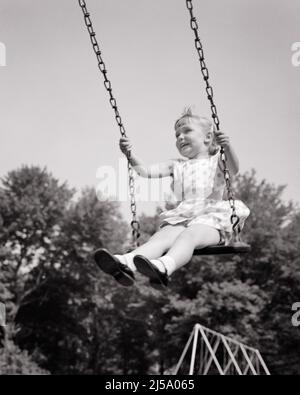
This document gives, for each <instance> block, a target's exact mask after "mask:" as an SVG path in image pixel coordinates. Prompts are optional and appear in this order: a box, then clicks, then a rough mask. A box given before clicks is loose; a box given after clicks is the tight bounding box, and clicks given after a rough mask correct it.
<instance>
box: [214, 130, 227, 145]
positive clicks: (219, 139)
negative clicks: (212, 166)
mask: <svg viewBox="0 0 300 395" xmlns="http://www.w3.org/2000/svg"><path fill="white" fill-rule="evenodd" d="M215 138H216V143H217V144H219V145H221V146H222V147H224V148H226V147H229V145H230V141H229V137H228V136H227V134H225V133H223V132H221V131H220V130H217V131H216V132H215Z"/></svg>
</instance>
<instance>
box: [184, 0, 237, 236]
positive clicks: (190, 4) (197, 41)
mask: <svg viewBox="0 0 300 395" xmlns="http://www.w3.org/2000/svg"><path fill="white" fill-rule="evenodd" d="M186 6H187V9H188V10H189V12H190V18H191V19H190V26H191V29H192V30H193V32H194V34H195V47H196V50H197V52H198V55H199V61H200V66H201V72H202V76H203V79H204V82H205V84H206V93H207V98H208V100H209V102H210V107H211V112H212V118H213V122H214V124H215V126H216V129H217V130H220V120H219V117H218V113H217V107H216V105H215V103H214V92H213V88H212V86H211V85H210V83H209V72H208V68H207V66H206V63H205V57H204V51H203V46H202V43H201V40H200V37H199V32H198V23H197V20H196V17H195V16H194V13H193V2H192V0H186ZM220 156H221V160H222V163H223V173H224V179H225V183H226V189H227V196H228V201H229V204H230V207H231V211H232V215H231V217H230V221H231V224H232V230H233V234H234V238H235V241H237V242H239V241H240V232H241V227H240V225H239V222H240V218H239V216H238V215H237V213H236V207H235V199H234V193H233V190H232V185H231V177H230V172H229V170H228V167H227V158H226V154H225V151H224V148H223V147H221V151H220Z"/></svg>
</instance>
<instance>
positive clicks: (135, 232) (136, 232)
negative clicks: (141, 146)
mask: <svg viewBox="0 0 300 395" xmlns="http://www.w3.org/2000/svg"><path fill="white" fill-rule="evenodd" d="M78 2H79V6H80V7H81V10H82V13H83V17H84V22H85V25H86V27H87V30H88V33H89V35H90V40H91V43H92V46H93V50H94V52H95V55H96V57H97V61H98V68H99V70H100V71H101V73H102V75H103V78H104V86H105V89H106V90H107V92H108V94H109V103H110V105H111V107H112V109H113V110H114V113H115V119H116V122H117V124H118V126H119V129H120V133H121V135H122V137H126V130H125V127H124V125H123V122H122V118H121V115H120V113H119V109H118V106H117V101H116V99H115V97H114V95H113V91H112V85H111V81H110V80H109V79H108V78H107V68H106V65H105V63H104V61H103V58H102V52H101V50H100V47H99V44H98V41H97V39H96V33H95V31H94V28H93V24H92V21H91V18H90V13H89V12H88V10H87V5H86V2H85V0H78ZM130 157H131V153H130V152H129V153H128V155H127V160H128V166H127V167H128V180H129V193H130V209H131V214H132V221H131V224H130V225H131V229H132V232H131V233H132V244H133V248H134V247H137V246H138V245H139V243H138V239H139V237H140V223H139V221H138V220H137V213H136V202H135V183H134V171H133V168H132V166H131V164H130Z"/></svg>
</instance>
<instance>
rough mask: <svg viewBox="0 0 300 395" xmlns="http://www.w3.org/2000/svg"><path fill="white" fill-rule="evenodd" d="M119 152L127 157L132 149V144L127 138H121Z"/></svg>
mask: <svg viewBox="0 0 300 395" xmlns="http://www.w3.org/2000/svg"><path fill="white" fill-rule="evenodd" d="M119 146H120V150H121V151H122V152H123V154H124V155H126V156H127V155H128V154H129V152H130V151H131V149H132V144H131V142H130V140H129V138H128V137H121V138H120V141H119Z"/></svg>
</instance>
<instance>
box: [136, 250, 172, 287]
mask: <svg viewBox="0 0 300 395" xmlns="http://www.w3.org/2000/svg"><path fill="white" fill-rule="evenodd" d="M133 262H134V264H135V266H136V268H137V270H138V271H139V272H140V273H141V274H143V275H144V276H146V277H148V278H149V280H150V285H151V286H152V287H153V288H156V289H162V288H163V287H167V286H168V284H169V276H168V273H167V269H165V272H164V273H163V272H161V271H160V270H159V269H158V268H157V267H156V266H155V265H153V264H152V263H151V262H150V261H149V259H148V258H146V257H144V256H143V255H136V256H135V257H134V258H133Z"/></svg>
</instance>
